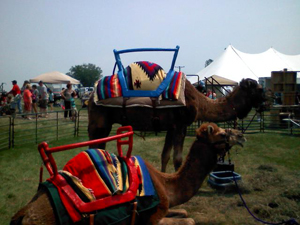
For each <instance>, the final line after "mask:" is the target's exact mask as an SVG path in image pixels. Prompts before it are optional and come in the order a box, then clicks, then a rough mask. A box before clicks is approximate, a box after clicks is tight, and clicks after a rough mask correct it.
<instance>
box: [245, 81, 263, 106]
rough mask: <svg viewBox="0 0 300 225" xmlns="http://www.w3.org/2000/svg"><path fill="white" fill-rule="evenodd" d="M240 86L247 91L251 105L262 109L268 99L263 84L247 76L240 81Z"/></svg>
mask: <svg viewBox="0 0 300 225" xmlns="http://www.w3.org/2000/svg"><path fill="white" fill-rule="evenodd" d="M240 88H241V89H242V90H244V91H245V92H246V93H247V96H248V98H249V99H250V103H251V106H252V107H254V108H256V109H257V111H261V109H262V108H261V107H262V103H263V102H264V101H265V100H266V97H265V93H264V90H263V88H262V86H261V85H260V84H258V83H257V81H256V80H252V79H250V78H247V79H243V80H242V81H241V82H240Z"/></svg>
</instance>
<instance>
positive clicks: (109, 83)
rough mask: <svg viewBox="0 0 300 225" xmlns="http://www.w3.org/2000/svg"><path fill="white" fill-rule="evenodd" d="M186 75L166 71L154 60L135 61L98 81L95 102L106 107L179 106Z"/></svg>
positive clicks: (183, 100)
mask: <svg viewBox="0 0 300 225" xmlns="http://www.w3.org/2000/svg"><path fill="white" fill-rule="evenodd" d="M185 79H186V77H185V74H184V73H182V72H176V71H174V70H170V71H169V72H168V74H166V73H165V72H164V70H163V69H162V68H161V67H160V66H159V65H158V64H156V63H152V62H148V61H139V62H134V63H132V64H130V65H129V66H128V67H126V69H124V70H123V71H122V72H121V73H120V72H119V73H118V74H113V75H111V76H106V77H104V78H102V79H100V80H99V81H97V82H96V83H95V94H94V102H95V104H96V105H103V106H107V107H136V106H142V107H150V108H164V107H182V106H185V97H184V89H185ZM127 92H129V93H130V94H126V93H127ZM124 99H125V100H126V101H124ZM153 99H156V101H153ZM154 104H155V105H154Z"/></svg>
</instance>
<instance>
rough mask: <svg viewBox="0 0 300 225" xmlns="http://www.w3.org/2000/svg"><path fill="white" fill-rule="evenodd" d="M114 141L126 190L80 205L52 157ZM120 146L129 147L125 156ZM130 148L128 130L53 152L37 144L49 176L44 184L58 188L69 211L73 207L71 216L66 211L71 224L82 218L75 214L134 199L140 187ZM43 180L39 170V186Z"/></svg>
mask: <svg viewBox="0 0 300 225" xmlns="http://www.w3.org/2000/svg"><path fill="white" fill-rule="evenodd" d="M122 138H127V139H126V140H122ZM114 140H117V149H118V154H119V157H121V158H122V159H123V160H124V161H125V162H126V164H127V168H128V178H129V188H128V190H127V191H126V192H125V193H122V194H118V195H113V196H108V197H105V198H102V199H97V200H95V201H92V202H83V201H82V200H81V198H80V197H79V196H78V195H77V194H76V193H75V191H74V190H73V189H72V188H71V186H70V185H68V183H67V182H66V180H65V179H64V178H63V177H62V176H61V175H60V174H59V173H58V171H57V165H56V162H55V160H54V157H53V155H52V153H56V152H60V151H65V150H71V149H74V148H80V147H84V146H89V145H95V144H100V143H106V142H109V141H114ZM123 145H127V146H128V150H127V154H126V156H124V155H123V150H122V146H123ZM132 146H133V130H132V127H131V126H125V127H120V128H118V130H117V134H116V135H114V136H110V137H106V138H101V139H96V140H91V141H85V142H79V143H75V144H68V145H62V146H58V147H53V148H49V146H48V144H47V143H46V142H42V143H41V144H39V146H38V150H39V153H40V155H41V158H42V160H43V162H44V165H45V167H46V169H47V170H48V172H49V174H50V178H48V179H47V180H49V181H50V182H52V183H53V184H54V185H55V186H56V187H59V190H58V191H59V193H60V196H63V197H64V203H67V204H69V206H70V207H71V208H72V207H75V208H76V209H77V210H75V209H73V210H71V211H72V212H70V211H68V212H69V214H71V215H70V216H71V218H72V220H73V221H74V222H76V221H79V220H80V219H81V215H80V214H79V213H78V211H79V212H80V213H90V212H93V211H97V210H100V209H104V208H107V207H111V206H114V205H117V204H122V203H125V202H129V201H132V200H134V199H135V197H136V194H137V190H138V186H139V184H140V177H139V176H138V172H137V169H136V167H135V165H134V162H133V160H132V159H131V152H132ZM42 180H43V178H42V169H41V173H40V182H42ZM72 214H73V215H72Z"/></svg>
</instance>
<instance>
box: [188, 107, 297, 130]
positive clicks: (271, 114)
mask: <svg viewBox="0 0 300 225" xmlns="http://www.w3.org/2000/svg"><path fill="white" fill-rule="evenodd" d="M296 110H300V107H299V108H298V109H296ZM285 111H286V112H281V111H279V110H278V109H276V108H272V109H270V110H267V111H265V112H262V113H256V112H255V111H254V110H253V111H251V112H250V113H249V114H248V116H247V117H246V118H245V119H243V120H236V121H227V122H221V123H218V126H220V127H222V128H235V129H238V130H241V131H242V132H243V133H246V134H253V133H278V134H284V135H295V136H300V126H299V122H296V123H294V122H295V120H293V118H294V117H295V113H296V114H297V113H298V112H295V110H294V109H287V110H285ZM297 115H298V114H297ZM200 124H201V121H198V122H194V123H193V124H192V125H191V126H189V127H188V131H187V134H188V135H195V129H197V128H198V127H199V126H200ZM297 124H298V125H297Z"/></svg>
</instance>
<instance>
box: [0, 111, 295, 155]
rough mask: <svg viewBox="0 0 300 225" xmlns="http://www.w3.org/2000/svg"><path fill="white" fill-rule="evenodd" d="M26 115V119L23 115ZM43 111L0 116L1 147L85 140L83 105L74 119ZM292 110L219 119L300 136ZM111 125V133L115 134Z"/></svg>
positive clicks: (194, 126) (252, 130)
mask: <svg viewBox="0 0 300 225" xmlns="http://www.w3.org/2000/svg"><path fill="white" fill-rule="evenodd" d="M26 116H29V117H31V118H32V119H31V120H27V119H24V118H23V117H26ZM41 116H42V114H39V113H38V114H29V115H28V114H27V115H25V114H17V116H15V117H12V116H2V117H0V150H1V149H9V148H14V147H16V146H22V145H24V144H39V143H41V142H42V141H47V142H50V141H55V140H61V139H64V138H70V137H82V138H83V139H86V140H88V129H87V127H88V113H87V109H86V108H82V109H80V110H78V114H77V116H76V117H75V121H72V120H70V119H69V118H67V119H65V118H64V111H54V112H48V114H47V117H41ZM293 116H294V114H293V112H292V113H291V112H281V113H279V112H278V110H276V109H273V110H269V111H265V112H263V113H261V114H257V113H256V112H255V111H252V112H250V113H249V115H248V116H247V118H245V119H243V120H237V121H228V122H222V123H218V125H219V126H220V127H223V128H236V129H239V130H241V131H242V132H243V133H246V134H252V133H279V134H285V135H296V136H300V127H299V126H298V125H297V123H293V121H291V120H289V119H291V118H293ZM200 125H201V121H198V122H194V123H193V124H192V125H191V126H189V127H188V129H187V135H189V136H194V135H195V130H196V129H197V128H198V127H199V126H200ZM114 129H116V127H115V126H114V127H113V131H112V132H111V134H114V133H115V132H114Z"/></svg>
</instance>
